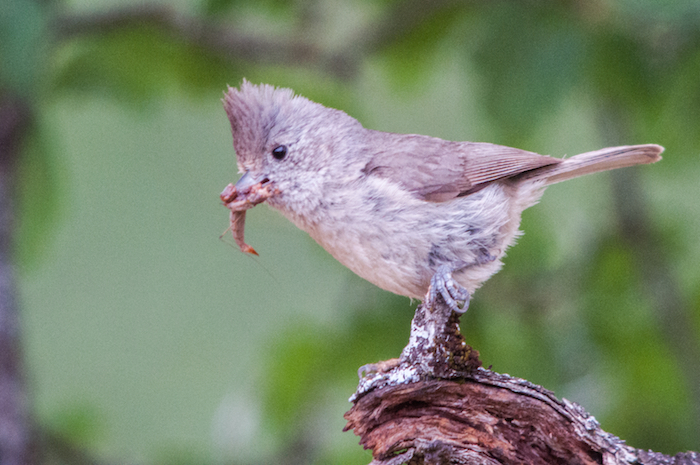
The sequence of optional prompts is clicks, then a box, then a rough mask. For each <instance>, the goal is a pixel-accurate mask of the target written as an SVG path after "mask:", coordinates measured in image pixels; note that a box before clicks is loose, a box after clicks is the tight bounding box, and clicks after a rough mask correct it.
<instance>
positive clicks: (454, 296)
mask: <svg viewBox="0 0 700 465" xmlns="http://www.w3.org/2000/svg"><path fill="white" fill-rule="evenodd" d="M438 292H439V293H440V295H441V296H442V298H443V299H444V300H445V303H446V304H447V306H448V307H450V309H451V310H452V311H453V312H456V313H459V314H462V313H464V312H466V311H467V308H469V298H470V296H469V291H467V290H466V289H465V288H464V287H463V286H461V285H459V284H458V283H457V282H456V281H455V280H454V278H453V277H452V270H451V269H450V268H449V267H448V266H447V265H441V266H439V267H438V269H437V270H436V271H435V274H434V275H433V277H432V278H431V279H430V288H429V289H428V295H427V299H426V302H425V304H427V305H428V306H429V307H430V308H432V307H433V304H434V302H435V301H436V299H437V295H438ZM460 304H461V305H460Z"/></svg>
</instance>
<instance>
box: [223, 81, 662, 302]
mask: <svg viewBox="0 0 700 465" xmlns="http://www.w3.org/2000/svg"><path fill="white" fill-rule="evenodd" d="M223 102H224V108H225V109H226V113H227V114H228V117H229V119H230V121H231V129H232V132H233V146H234V148H235V150H236V155H237V158H238V168H239V171H240V172H241V173H243V176H242V177H241V178H240V180H239V181H238V183H237V184H236V185H235V186H233V185H229V186H228V187H227V188H226V189H225V190H224V192H223V193H222V194H221V198H222V200H223V201H224V203H225V204H226V206H227V207H228V208H229V210H231V229H232V231H233V234H234V237H235V238H236V242H237V243H238V245H239V246H240V247H241V249H242V250H243V251H245V252H251V253H255V251H254V250H253V248H252V247H250V246H248V245H247V244H245V243H244V242H243V224H244V220H245V211H246V210H247V209H249V208H252V207H253V206H255V205H256V204H258V203H261V202H264V201H267V203H268V204H269V205H270V206H272V207H273V208H275V209H277V210H279V211H280V212H282V214H283V215H284V216H286V217H287V218H289V219H290V220H291V221H292V222H293V223H294V224H296V225H297V226H298V227H299V228H300V229H302V230H304V231H306V232H307V233H309V235H310V236H311V237H313V238H314V239H315V240H316V241H317V242H318V243H319V244H320V245H321V246H323V248H325V249H326V250H327V251H328V252H329V253H330V254H331V255H333V256H334V257H335V258H336V259H338V260H339V261H340V262H341V263H343V264H344V265H345V266H347V267H348V268H350V269H351V270H352V271H354V272H355V273H357V274H358V275H360V276H361V277H363V278H365V279H367V280H368V281H370V282H372V283H374V284H376V285H377V286H379V287H381V288H383V289H386V290H388V291H391V292H394V293H396V294H401V295H405V296H408V297H412V298H417V299H424V303H428V304H431V303H432V302H433V301H434V299H435V298H436V297H437V295H438V294H440V295H442V297H443V298H444V299H445V301H446V302H447V303H448V305H449V306H450V307H451V308H452V309H453V310H455V311H460V305H463V306H464V308H466V304H468V301H469V297H470V295H471V294H472V293H473V292H474V291H475V290H476V289H477V288H478V287H479V286H481V284H482V283H483V282H484V281H486V280H487V279H488V278H489V277H490V276H491V275H493V274H494V273H496V272H497V271H498V270H499V269H500V268H501V265H502V263H501V258H502V257H503V256H504V254H505V251H506V249H507V248H508V246H510V245H511V244H513V242H514V241H515V239H516V238H517V237H518V235H519V234H520V232H519V231H518V226H519V224H520V215H521V213H522V211H523V210H525V209H526V208H528V207H530V206H532V205H534V204H535V203H536V202H537V201H538V200H539V198H540V196H541V195H542V192H543V190H544V188H545V187H546V186H548V185H549V184H553V183H556V182H559V181H565V180H567V179H571V178H575V177H578V176H582V175H584V174H589V173H595V172H598V171H605V170H611V169H615V168H623V167H626V166H632V165H637V164H642V163H654V162H656V161H658V160H660V159H661V157H660V156H659V154H660V153H661V152H662V151H663V148H662V147H660V146H658V145H634V146H623V147H609V148H605V149H601V150H596V151H594V152H587V153H582V154H580V155H576V156H574V157H571V158H566V159H559V158H552V157H548V156H544V155H538V154H536V153H533V152H527V151H525V150H519V149H515V148H510V147H505V146H500V145H494V144H488V143H478V142H450V141H445V140H442V139H437V138H434V137H428V136H421V135H416V134H392V133H386V132H380V131H374V130H371V129H365V128H364V127H362V125H361V124H360V123H359V122H358V121H357V120H355V119H354V118H352V117H350V116H348V115H347V114H345V113H344V112H342V111H339V110H335V109H332V108H327V107H324V106H323V105H320V104H318V103H314V102H312V101H310V100H307V99H305V98H303V97H300V96H295V95H294V93H293V91H292V90H290V89H277V88H274V87H272V86H269V85H259V86H256V85H252V84H250V83H249V82H247V81H245V80H244V81H243V83H242V84H241V87H240V89H235V88H231V87H229V88H228V92H227V93H226V94H225V97H224V99H223ZM461 311H463V310H461Z"/></svg>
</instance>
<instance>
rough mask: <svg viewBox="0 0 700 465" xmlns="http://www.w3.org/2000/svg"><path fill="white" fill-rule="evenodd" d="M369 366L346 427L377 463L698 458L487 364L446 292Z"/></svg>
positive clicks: (684, 464)
mask: <svg viewBox="0 0 700 465" xmlns="http://www.w3.org/2000/svg"><path fill="white" fill-rule="evenodd" d="M363 370H367V371H369V374H368V375H367V376H365V377H363V378H361V380H360V384H359V386H358V389H357V392H356V393H355V394H354V395H353V396H352V397H351V399H350V400H351V402H352V403H353V407H352V408H351V409H350V411H349V412H347V413H346V414H345V419H346V420H347V421H348V423H347V426H346V427H345V429H346V431H347V430H350V429H352V430H354V433H355V434H356V435H358V436H359V437H360V443H361V444H362V445H363V446H364V447H365V448H366V449H371V450H372V454H373V458H374V460H373V461H372V462H371V464H370V465H400V464H410V465H420V464H429V465H433V464H455V465H456V464H477V465H496V464H528V465H537V464H548V465H549V464H574V465H578V464H580V465H589V464H590V465H601V464H604V465H622V464H626V465H630V464H636V465H661V464H664V465H671V464H674V465H695V464H698V465H700V454H697V453H695V452H686V453H681V454H677V455H675V456H673V457H670V456H667V455H664V454H660V453H656V452H652V451H644V450H640V449H635V448H633V447H630V446H628V445H626V444H625V442H624V441H623V440H621V439H619V438H618V437H616V436H614V435H612V434H610V433H607V432H605V431H603V430H602V429H601V428H600V425H599V424H598V422H597V421H596V419H595V418H594V417H593V416H591V415H589V414H588V413H586V411H585V410H584V409H583V408H582V407H581V406H579V405H578V404H576V403H573V402H569V401H568V400H566V399H563V400H559V399H557V398H556V397H555V396H554V394H553V393H552V392H550V391H548V390H546V389H544V388H543V387H541V386H537V385H534V384H532V383H530V382H528V381H526V380H523V379H519V378H514V377H511V376H509V375H504V374H498V373H494V372H492V371H490V370H486V369H484V368H482V367H481V362H480V361H479V359H478V353H477V352H476V351H474V350H473V349H472V348H471V347H469V346H468V345H466V344H465V342H464V338H463V337H462V335H461V334H460V333H459V318H458V316H457V315H455V314H452V313H451V311H450V310H449V308H448V307H447V306H446V305H445V304H444V302H443V301H442V300H441V298H438V302H437V304H436V305H435V308H434V309H432V310H426V309H425V308H423V306H422V305H420V306H419V307H418V308H417V309H416V316H415V318H414V319H413V323H412V325H411V338H410V341H409V344H408V346H406V348H405V349H404V351H403V353H402V355H401V358H399V359H395V360H392V361H388V362H380V363H379V364H375V365H372V366H368V367H363Z"/></svg>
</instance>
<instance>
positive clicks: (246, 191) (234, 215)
mask: <svg viewBox="0 0 700 465" xmlns="http://www.w3.org/2000/svg"><path fill="white" fill-rule="evenodd" d="M277 193H279V191H278V190H277V189H276V188H275V186H274V184H273V183H272V182H270V181H269V180H268V179H263V180H262V181H256V180H255V179H253V177H252V176H251V175H250V174H249V173H248V172H246V173H245V174H244V175H243V176H241V179H239V180H238V182H237V183H236V185H235V186H234V185H233V184H229V185H228V186H226V188H225V189H224V191H223V192H222V193H221V195H220V197H221V201H222V202H224V205H225V206H226V208H228V209H229V210H230V211H231V213H230V214H229V221H230V225H229V229H230V230H231V234H232V235H233V240H234V241H236V245H238V247H240V249H241V252H244V253H250V254H253V255H258V253H257V252H256V251H255V249H254V248H252V247H251V246H249V245H248V244H246V243H245V241H244V239H243V235H244V229H245V212H246V210H248V209H251V208H253V207H254V206H256V205H258V204H259V203H263V202H264V201H266V200H267V199H269V198H270V197H272V196H273V195H275V194H277ZM224 234H226V233H224Z"/></svg>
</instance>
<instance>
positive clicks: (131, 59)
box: [0, 0, 700, 464]
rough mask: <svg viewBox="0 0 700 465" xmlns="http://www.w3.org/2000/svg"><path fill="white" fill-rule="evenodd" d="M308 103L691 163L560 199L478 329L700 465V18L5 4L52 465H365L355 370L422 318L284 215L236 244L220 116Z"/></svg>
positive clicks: (450, 131) (25, 296) (477, 314)
mask: <svg viewBox="0 0 700 465" xmlns="http://www.w3.org/2000/svg"><path fill="white" fill-rule="evenodd" d="M244 77H245V78H247V79H248V80H250V81H252V82H254V83H257V82H265V83H269V84H274V85H277V86H284V87H291V88H293V89H295V91H297V92H298V93H300V94H302V95H304V96H306V97H308V98H310V99H312V100H316V101H318V102H320V103H323V104H325V105H328V106H333V107H336V108H340V109H342V110H344V111H346V112H347V113H349V114H350V115H352V116H354V117H356V118H358V119H359V120H360V121H361V122H362V123H363V124H364V125H365V126H366V127H370V128H373V129H379V130H384V131H395V132H405V133H421V134H428V135H432V136H437V137H442V138H445V139H452V140H472V141H489V142H494V143H500V144H506V145H512V146H517V147H520V148H523V149H527V150H532V151H536V152H539V153H544V154H552V155H555V156H564V155H574V154H576V153H579V152H583V151H587V150H594V149H598V148H601V147H603V146H606V145H616V144H637V143H658V144H661V145H664V146H665V147H666V152H665V154H664V160H663V161H662V162H661V163H658V164H656V165H653V166H645V167H640V168H634V169H628V170H623V171H620V172H615V173H604V174H599V175H596V176H591V177H587V178H583V179H579V180H575V181H571V182H568V183H565V184H561V185H557V186H554V187H551V188H550V189H549V190H548V191H547V193H546V194H545V196H544V198H543V200H542V202H541V203H540V205H538V206H536V207H534V208H532V209H530V210H528V211H526V212H525V214H524V217H523V229H524V231H525V235H524V236H523V237H522V238H521V240H520V241H519V244H518V245H517V246H516V247H514V248H513V249H511V251H510V253H509V254H508V257H507V258H506V260H505V262H506V265H505V268H504V270H503V271H502V272H500V273H499V274H498V275H496V276H495V277H494V278H492V279H491V280H490V281H489V282H488V283H487V284H486V285H485V286H484V287H483V288H482V289H481V290H479V291H478V292H477V293H476V295H475V296H474V298H473V299H472V304H471V307H470V309H469V312H468V313H467V314H466V315H465V316H464V317H462V329H463V332H464V333H465V336H466V338H467V341H468V342H469V343H470V344H471V345H473V346H474V347H475V348H477V349H478V350H479V351H480V352H481V357H482V360H483V362H484V364H485V365H486V366H489V365H492V366H493V369H494V370H496V371H499V372H506V373H509V374H511V375H514V376H519V377H523V378H526V379H528V380H530V381H532V382H534V383H537V384H541V385H543V386H544V387H546V388H548V389H551V390H553V391H554V392H555V393H556V394H557V396H558V397H560V398H561V397H566V398H567V399H569V400H572V401H576V402H578V403H580V404H582V405H583V406H584V407H585V408H586V409H587V410H588V411H589V412H591V413H592V414H593V415H595V416H596V418H597V419H598V420H599V421H600V422H601V423H602V426H603V428H604V429H606V430H607V431H609V432H611V433H613V434H615V435H618V436H620V437H621V438H623V439H625V440H627V442H628V444H629V445H631V446H634V447H638V448H649V449H653V450H656V451H659V452H664V453H668V454H674V453H676V452H680V451H685V450H699V449H700V418H699V417H700V348H699V347H700V343H699V342H698V341H699V340H700V267H699V266H698V265H697V264H698V263H699V262H700V241H698V232H699V231H700V202H699V201H698V200H700V187H699V185H698V178H700V2H698V1H697V0H671V1H668V0H663V1H662V0H636V1H632V0H585V1H584V0H578V1H577V0H572V1H544V0H542V1H534V0H532V1H523V0H519V1H500V2H493V1H490V0H483V1H456V0H453V1H450V0H435V1H431V2H424V1H418V0H407V1H400V0H383V1H370V0H349V1H348V0H343V1H341V0H297V1H292V2H285V1H280V0H178V1H177V2H170V3H168V4H167V5H166V4H163V3H157V2H144V1H141V2H139V1H131V0H99V1H98V0H72V1H63V2H58V1H50V0H42V1H39V0H3V6H2V8H0V96H2V97H3V98H7V97H8V96H11V97H12V98H14V99H19V100H20V101H22V102H24V103H25V104H26V105H27V106H28V107H29V108H30V109H31V112H30V114H31V125H30V131H29V132H28V133H27V134H26V136H25V137H24V139H23V145H22V151H21V157H20V159H19V164H18V165H17V171H16V172H15V176H16V181H17V184H16V186H17V189H16V201H17V203H16V216H17V224H16V228H15V230H14V237H15V243H14V257H15V263H16V266H17V269H18V295H19V305H20V307H21V313H20V315H21V324H22V330H23V333H22V334H23V349H24V358H25V365H26V366H25V372H26V384H27V390H28V392H29V395H30V400H31V409H32V412H33V418H34V421H36V422H37V424H38V428H39V430H40V431H42V432H43V433H42V434H44V435H46V436H48V437H51V438H53V440H52V441H49V442H47V443H45V444H44V446H45V447H46V448H47V449H48V450H47V451H46V452H45V454H44V457H45V459H44V460H45V462H46V463H89V462H83V461H81V460H88V459H87V458H86V457H92V458H94V459H96V460H97V461H98V463H102V462H105V463H107V462H108V463H139V464H207V463H210V464H262V463H279V464H305V463H318V464H327V463H333V464H364V463H368V462H369V461H370V460H371V456H370V453H369V452H367V451H363V450H362V448H361V447H360V446H358V445H357V441H358V440H357V438H356V437H355V436H354V435H353V434H352V433H350V432H347V433H342V432H341V431H342V428H343V426H344V420H343V418H342V414H343V413H344V412H345V411H346V410H348V409H349V407H350V404H349V403H348V401H347V399H348V397H349V396H350V395H351V394H352V393H353V392H354V390H355V388H356V384H357V377H356V374H355V372H356V369H357V368H358V367H359V366H360V365H363V364H365V363H370V362H374V361H377V360H382V359H388V358H391V357H396V356H398V355H399V353H400V351H401V349H402V347H403V345H404V344H405V343H406V342H407V339H408V329H409V324H410V320H411V317H412V314H413V309H414V307H415V305H416V302H413V303H411V302H409V300H408V299H406V298H403V297H397V296H393V295H390V294H387V293H385V292H383V291H380V290H378V289H376V288H374V287H373V286H372V285H371V284H369V283H366V282H364V281H362V280H361V279H359V278H357V277H355V276H354V275H352V274H351V273H350V272H349V271H348V270H347V269H345V268H344V267H342V266H341V265H340V264H338V263H337V262H335V261H334V260H333V259H332V258H331V257H330V256H329V255H328V254H327V253H326V252H325V251H323V250H322V249H321V248H320V247H319V246H317V245H316V244H315V243H314V242H313V241H312V240H311V239H310V238H309V237H308V236H306V235H305V234H304V233H302V232H301V231H299V230H297V229H296V228H295V227H294V226H293V225H291V224H290V223H289V222H287V221H286V220H284V219H283V218H282V217H281V216H280V215H278V214H276V213H275V212H273V211H271V210H269V209H268V208H266V207H259V208H256V209H254V210H253V211H252V212H250V213H249V215H248V221H247V229H246V238H247V242H248V243H250V244H251V245H253V246H254V247H255V249H256V250H257V251H258V252H259V253H260V257H259V258H250V257H248V256H245V255H243V254H241V253H240V252H239V251H238V250H237V248H236V246H235V245H234V244H233V241H232V240H231V239H227V238H224V239H223V240H219V235H220V234H221V233H222V232H224V230H225V229H226V227H227V221H228V212H227V210H226V209H225V208H224V207H223V206H221V204H220V202H219V199H218V194H219V192H221V190H222V189H223V188H224V186H225V185H226V184H228V183H229V182H232V181H234V180H235V178H236V176H237V175H236V174H235V173H236V169H235V157H234V152H233V149H232V143H231V136H230V128H229V123H228V120H227V119H226V116H225V113H224V111H223V109H222V106H221V102H220V98H221V97H222V91H223V90H224V89H225V88H226V85H227V84H230V85H232V86H236V85H238V84H239V83H240V81H241V80H242V78H244Z"/></svg>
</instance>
